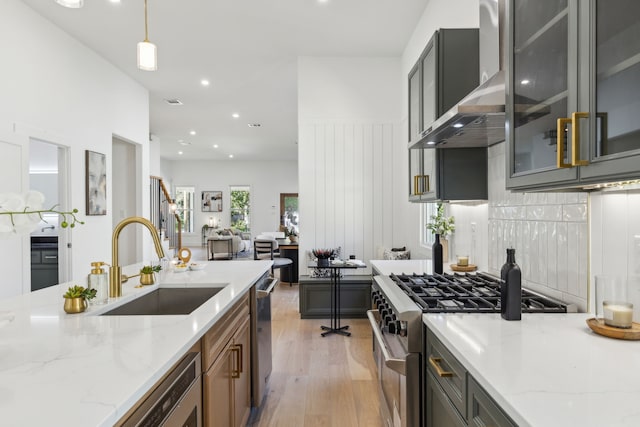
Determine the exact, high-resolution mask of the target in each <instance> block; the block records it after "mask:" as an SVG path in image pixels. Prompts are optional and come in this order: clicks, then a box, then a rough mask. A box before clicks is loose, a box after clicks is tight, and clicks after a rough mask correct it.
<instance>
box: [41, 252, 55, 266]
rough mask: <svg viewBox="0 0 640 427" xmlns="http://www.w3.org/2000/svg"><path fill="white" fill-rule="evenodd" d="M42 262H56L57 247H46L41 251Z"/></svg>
mask: <svg viewBox="0 0 640 427" xmlns="http://www.w3.org/2000/svg"><path fill="white" fill-rule="evenodd" d="M41 262H42V263H43V264H57V263H58V250H57V249H48V250H43V251H42V260H41Z"/></svg>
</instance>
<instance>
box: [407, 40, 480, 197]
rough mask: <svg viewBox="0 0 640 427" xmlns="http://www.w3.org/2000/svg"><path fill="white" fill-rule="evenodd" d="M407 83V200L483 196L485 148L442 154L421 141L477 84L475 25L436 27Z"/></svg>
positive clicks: (450, 151)
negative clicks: (437, 121) (467, 26)
mask: <svg viewBox="0 0 640 427" xmlns="http://www.w3.org/2000/svg"><path fill="white" fill-rule="evenodd" d="M462 52H464V53H462ZM408 82H409V117H408V123H409V138H408V139H409V186H408V187H409V201H411V202H432V201H438V200H486V199H487V149H486V148H471V149H464V150H462V151H459V150H446V151H448V152H447V153H445V152H444V151H445V150H439V149H434V148H431V147H429V143H428V142H425V141H423V136H424V135H425V134H426V133H427V132H428V131H430V130H431V124H432V123H433V122H434V121H435V120H437V119H438V118H439V117H440V116H441V115H443V114H444V113H446V112H447V111H448V110H449V109H451V108H452V107H454V106H455V105H456V104H457V103H458V101H460V100H461V99H462V98H463V97H464V96H465V95H467V94H468V93H469V92H471V91H472V90H473V89H475V88H476V87H477V86H478V83H479V71H478V29H476V28H454V29H440V30H438V31H436V32H435V33H434V35H433V36H432V38H431V39H430V40H429V42H428V43H427V46H426V47H425V49H424V51H423V52H422V54H421V55H420V58H419V59H418V61H417V62H416V64H415V65H414V67H413V68H412V69H411V71H410V72H409V80H408Z"/></svg>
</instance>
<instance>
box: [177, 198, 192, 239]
mask: <svg viewBox="0 0 640 427" xmlns="http://www.w3.org/2000/svg"><path fill="white" fill-rule="evenodd" d="M194 195H195V188H194V187H176V198H175V202H176V205H177V206H178V208H177V209H176V214H177V215H178V216H179V217H180V221H182V232H183V233H193V205H194V200H195V197H194Z"/></svg>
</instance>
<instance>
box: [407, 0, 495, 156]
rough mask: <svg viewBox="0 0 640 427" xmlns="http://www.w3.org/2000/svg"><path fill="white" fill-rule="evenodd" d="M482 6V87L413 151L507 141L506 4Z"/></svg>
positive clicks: (490, 1) (488, 1) (484, 0)
mask: <svg viewBox="0 0 640 427" xmlns="http://www.w3.org/2000/svg"><path fill="white" fill-rule="evenodd" d="M479 3H480V81H481V82H483V83H481V84H480V86H478V87H477V88H476V89H474V90H473V91H472V92H471V93H470V94H469V95H467V96H465V97H464V98H462V99H461V100H460V102H459V103H458V104H457V105H455V106H454V107H453V108H451V109H450V110H449V111H447V112H446V113H444V114H443V115H442V116H440V117H439V118H438V119H437V120H436V121H434V122H433V123H432V124H431V125H430V126H429V127H427V128H426V129H425V130H424V131H423V132H422V135H421V138H420V140H419V141H418V142H416V143H415V144H413V145H412V146H411V147H410V148H436V147H437V148H462V147H488V146H490V145H493V144H496V143H498V142H502V141H504V138H505V136H504V135H505V133H504V126H505V101H506V99H505V71H504V68H503V64H504V63H505V57H504V52H505V46H504V40H505V39H504V34H503V31H504V25H503V24H504V0H480V1H479ZM488 76H491V77H488Z"/></svg>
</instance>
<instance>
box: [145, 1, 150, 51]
mask: <svg viewBox="0 0 640 427" xmlns="http://www.w3.org/2000/svg"><path fill="white" fill-rule="evenodd" d="M144 41H145V42H147V43H148V42H149V24H148V22H147V0H144Z"/></svg>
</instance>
